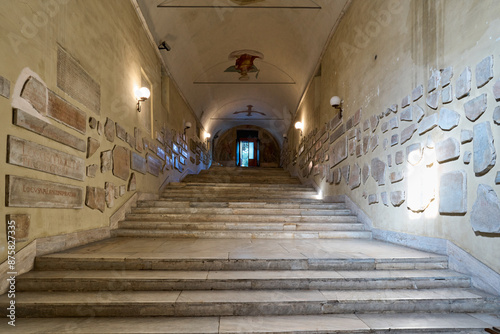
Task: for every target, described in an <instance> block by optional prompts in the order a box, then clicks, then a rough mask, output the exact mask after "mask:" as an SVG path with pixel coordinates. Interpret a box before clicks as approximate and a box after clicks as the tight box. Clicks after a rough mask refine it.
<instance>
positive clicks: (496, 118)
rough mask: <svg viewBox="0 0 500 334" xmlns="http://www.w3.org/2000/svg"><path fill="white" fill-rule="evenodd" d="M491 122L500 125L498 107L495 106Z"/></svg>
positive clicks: (499, 110) (499, 107)
mask: <svg viewBox="0 0 500 334" xmlns="http://www.w3.org/2000/svg"><path fill="white" fill-rule="evenodd" d="M493 122H495V124H497V125H500V106H497V107H496V108H495V111H493Z"/></svg>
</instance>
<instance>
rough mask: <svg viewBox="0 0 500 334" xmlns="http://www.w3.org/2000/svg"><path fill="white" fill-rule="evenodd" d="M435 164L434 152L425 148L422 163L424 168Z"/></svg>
mask: <svg viewBox="0 0 500 334" xmlns="http://www.w3.org/2000/svg"><path fill="white" fill-rule="evenodd" d="M435 162H436V150H434V149H432V148H430V147H425V148H424V163H425V166H426V167H432V166H433V165H434V163H435Z"/></svg>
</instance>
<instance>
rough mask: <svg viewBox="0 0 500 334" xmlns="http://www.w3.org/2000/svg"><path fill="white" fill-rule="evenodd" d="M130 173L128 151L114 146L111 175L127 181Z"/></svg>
mask: <svg viewBox="0 0 500 334" xmlns="http://www.w3.org/2000/svg"><path fill="white" fill-rule="evenodd" d="M129 173H130V150H128V149H126V148H125V147H121V146H115V147H114V148H113V175H114V176H116V177H118V178H120V179H122V180H125V181H126V180H128V176H129Z"/></svg>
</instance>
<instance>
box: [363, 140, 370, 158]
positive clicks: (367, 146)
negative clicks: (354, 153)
mask: <svg viewBox="0 0 500 334" xmlns="http://www.w3.org/2000/svg"><path fill="white" fill-rule="evenodd" d="M369 150H370V136H364V137H363V153H364V154H368V151H369Z"/></svg>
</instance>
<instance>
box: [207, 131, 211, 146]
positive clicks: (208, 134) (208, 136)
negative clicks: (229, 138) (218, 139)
mask: <svg viewBox="0 0 500 334" xmlns="http://www.w3.org/2000/svg"><path fill="white" fill-rule="evenodd" d="M211 136H212V135H211V134H210V133H208V132H205V140H206V141H207V145H208V141H209V140H210V137H211Z"/></svg>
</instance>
